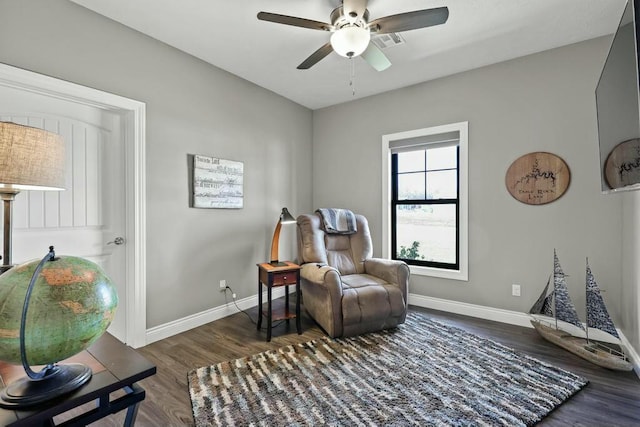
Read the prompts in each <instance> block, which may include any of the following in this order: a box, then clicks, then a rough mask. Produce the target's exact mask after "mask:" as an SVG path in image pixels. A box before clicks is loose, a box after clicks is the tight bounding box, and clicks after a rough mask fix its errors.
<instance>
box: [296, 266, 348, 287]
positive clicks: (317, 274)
mask: <svg viewBox="0 0 640 427" xmlns="http://www.w3.org/2000/svg"><path fill="white" fill-rule="evenodd" d="M301 267H302V268H301V269H300V277H302V278H303V279H306V280H308V281H309V282H312V283H315V284H318V285H325V282H327V279H329V280H328V281H329V282H337V283H338V284H340V272H339V271H338V270H336V269H335V268H333V267H330V266H328V265H326V264H318V263H315V262H308V263H306V264H302V266H301ZM327 275H329V277H327ZM333 276H336V277H333ZM331 278H332V279H338V280H337V281H336V280H331Z"/></svg>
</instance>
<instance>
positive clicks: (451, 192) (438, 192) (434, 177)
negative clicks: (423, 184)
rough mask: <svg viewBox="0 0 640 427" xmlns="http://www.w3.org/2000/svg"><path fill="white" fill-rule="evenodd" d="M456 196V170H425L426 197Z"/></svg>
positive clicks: (430, 198)
mask: <svg viewBox="0 0 640 427" xmlns="http://www.w3.org/2000/svg"><path fill="white" fill-rule="evenodd" d="M457 197H458V177H457V171H456V170H447V171H438V172H427V199H429V200H435V199H455V198H457Z"/></svg>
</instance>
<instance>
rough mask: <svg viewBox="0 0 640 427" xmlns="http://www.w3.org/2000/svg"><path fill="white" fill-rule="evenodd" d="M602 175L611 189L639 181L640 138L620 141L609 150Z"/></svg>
mask: <svg viewBox="0 0 640 427" xmlns="http://www.w3.org/2000/svg"><path fill="white" fill-rule="evenodd" d="M604 176H605V179H606V180H607V184H608V185H609V187H611V188H612V189H615V188H620V187H624V186H627V185H631V184H637V183H639V182H640V139H630V140H629V141H624V142H621V143H620V144H618V145H616V147H615V148H614V149H613V150H611V153H609V157H607V161H606V162H605V164H604Z"/></svg>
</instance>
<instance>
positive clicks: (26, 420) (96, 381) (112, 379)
mask: <svg viewBox="0 0 640 427" xmlns="http://www.w3.org/2000/svg"><path fill="white" fill-rule="evenodd" d="M68 361H70V362H80V363H84V364H86V365H87V366H89V367H90V368H91V370H92V371H93V375H92V377H91V379H90V380H89V382H87V383H86V384H85V385H83V386H82V387H80V388H79V389H77V390H75V391H72V392H70V393H69V394H67V395H65V396H61V397H59V398H57V399H55V400H52V401H50V402H46V403H42V404H39V405H37V406H34V407H33V408H26V409H20V410H18V409H4V408H0V425H1V426H11V427H14V426H15V427H18V426H25V427H31V426H56V425H64V426H65V427H69V426H74V427H78V426H86V425H87V424H90V423H92V422H94V421H97V420H99V419H102V418H104V417H106V416H108V415H111V414H115V413H116V412H120V411H121V410H124V409H126V410H127V414H126V417H125V420H124V425H125V426H126V427H132V426H133V425H134V423H135V421H136V415H137V414H138V406H139V405H140V402H142V401H143V400H144V398H145V395H146V393H145V391H144V389H143V388H142V387H140V386H139V385H138V384H136V383H137V382H138V381H140V380H142V379H144V378H147V377H149V376H151V375H155V373H156V367H155V365H154V364H152V363H151V362H149V361H148V360H147V359H145V358H144V357H143V356H142V355H140V354H138V353H137V352H136V351H135V350H134V349H132V348H131V347H128V346H126V345H124V344H122V343H121V342H120V341H118V340H117V339H115V338H114V337H113V336H112V335H110V334H109V333H108V332H107V333H105V334H104V335H102V336H101V337H100V338H99V339H98V340H97V341H96V342H95V343H93V344H92V345H91V346H90V347H89V348H88V349H86V350H85V351H83V352H81V353H79V354H77V355H75V356H73V357H72V358H70V359H68ZM22 376H24V369H23V368H22V366H17V365H9V364H6V363H4V362H0V385H6V384H9V383H11V382H13V381H15V380H16V379H17V378H20V377H22ZM119 390H123V391H124V395H122V396H120V397H118V394H120V392H119ZM112 394H113V396H112ZM88 402H95V405H96V406H95V407H93V409H92V408H83V410H84V412H82V413H79V414H77V415H75V416H73V418H71V419H68V420H66V421H62V422H61V423H57V422H56V421H55V420H54V417H57V416H59V415H60V414H62V413H64V412H67V411H69V410H71V409H74V408H78V407H80V406H82V405H84V404H85V403H88Z"/></svg>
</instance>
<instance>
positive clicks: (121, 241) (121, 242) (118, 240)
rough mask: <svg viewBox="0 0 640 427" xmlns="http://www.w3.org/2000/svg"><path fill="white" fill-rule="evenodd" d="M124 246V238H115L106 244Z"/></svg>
mask: <svg viewBox="0 0 640 427" xmlns="http://www.w3.org/2000/svg"><path fill="white" fill-rule="evenodd" d="M111 244H113V245H118V246H120V245H124V237H116V238H115V239H113V241H112V242H107V245H111Z"/></svg>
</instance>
